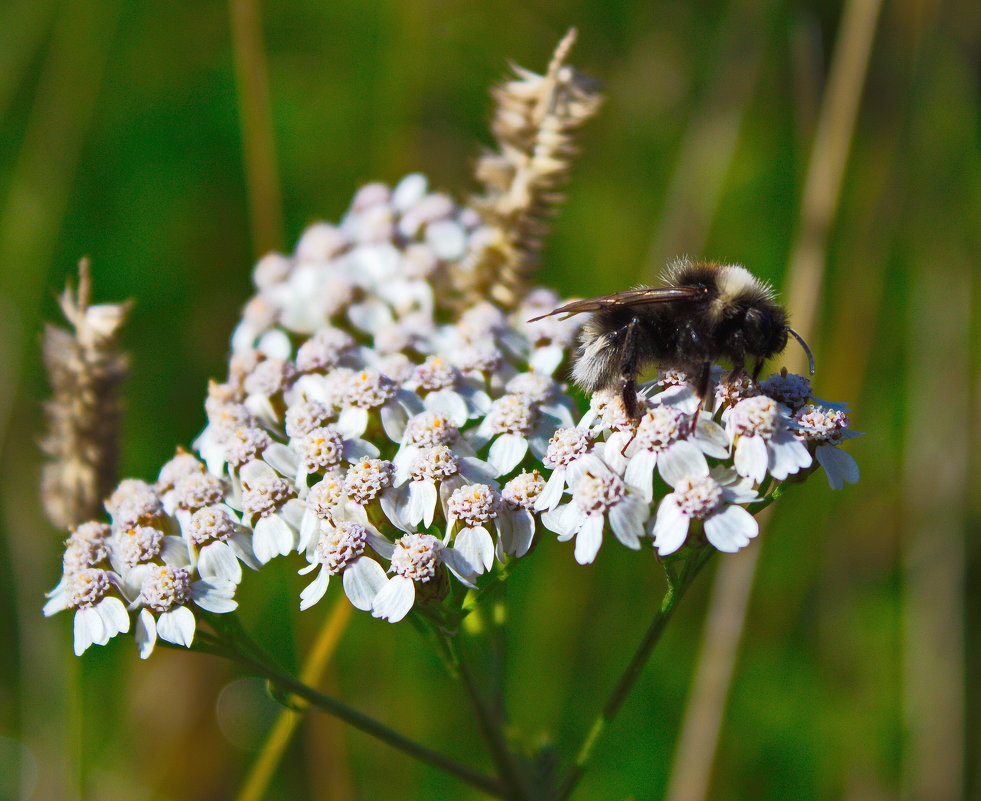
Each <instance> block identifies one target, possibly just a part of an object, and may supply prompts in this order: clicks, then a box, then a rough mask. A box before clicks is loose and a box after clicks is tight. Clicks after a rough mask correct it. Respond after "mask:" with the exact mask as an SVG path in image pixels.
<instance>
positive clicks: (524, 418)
mask: <svg viewBox="0 0 981 801" xmlns="http://www.w3.org/2000/svg"><path fill="white" fill-rule="evenodd" d="M537 418H538V409H536V408H535V407H534V406H533V405H532V402H531V401H530V400H529V399H528V398H526V397H523V396H521V395H502V396H501V397H500V398H498V399H497V400H495V401H494V402H493V403H492V404H491V408H490V411H489V412H488V413H487V418H486V419H487V423H488V425H489V427H490V431H491V433H492V434H527V433H528V432H529V431H531V429H532V428H533V427H534V425H535V421H536V420H537Z"/></svg>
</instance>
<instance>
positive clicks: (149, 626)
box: [134, 609, 157, 659]
mask: <svg viewBox="0 0 981 801" xmlns="http://www.w3.org/2000/svg"><path fill="white" fill-rule="evenodd" d="M134 636H135V638H136V646H137V647H138V648H139V650H140V659H148V658H149V656H150V654H152V653H153V646H154V645H156V643H157V621H156V620H154V618H153V615H151V614H150V611H149V610H148V609H141V610H140V614H139V615H138V616H137V618H136V630H135V632H134Z"/></svg>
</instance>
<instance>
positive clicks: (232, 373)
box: [228, 348, 266, 390]
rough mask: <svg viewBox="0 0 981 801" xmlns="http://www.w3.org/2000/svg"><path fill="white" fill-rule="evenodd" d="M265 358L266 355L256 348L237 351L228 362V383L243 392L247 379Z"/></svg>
mask: <svg viewBox="0 0 981 801" xmlns="http://www.w3.org/2000/svg"><path fill="white" fill-rule="evenodd" d="M265 358H266V355H265V354H264V353H262V351H258V350H256V349H255V348H250V349H249V350H239V351H236V352H235V353H233V354H232V356H231V358H230V359H229V360H228V382H229V383H230V384H231V385H232V386H234V387H237V388H238V389H239V390H241V389H242V388H243V385H244V384H245V379H246V378H248V377H249V375H251V374H252V371H253V370H255V368H256V367H258V366H259V364H260V363H261V362H262V361H263V360H264V359H265Z"/></svg>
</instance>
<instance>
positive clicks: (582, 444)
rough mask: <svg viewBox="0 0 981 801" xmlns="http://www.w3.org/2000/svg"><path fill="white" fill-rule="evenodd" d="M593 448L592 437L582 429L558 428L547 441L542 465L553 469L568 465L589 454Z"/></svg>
mask: <svg viewBox="0 0 981 801" xmlns="http://www.w3.org/2000/svg"><path fill="white" fill-rule="evenodd" d="M592 446H593V435H592V434H591V433H590V432H589V431H588V430H586V429H583V428H560V429H558V430H557V431H556V432H555V433H554V434H552V438H551V439H550V440H549V441H548V448H547V449H546V451H545V456H543V457H542V464H543V465H545V467H548V468H551V469H554V468H556V467H561V466H564V465H569V464H572V463H573V462H575V461H576V460H577V459H579V458H580V457H581V456H584V455H585V454H587V453H589V449H590V448H592Z"/></svg>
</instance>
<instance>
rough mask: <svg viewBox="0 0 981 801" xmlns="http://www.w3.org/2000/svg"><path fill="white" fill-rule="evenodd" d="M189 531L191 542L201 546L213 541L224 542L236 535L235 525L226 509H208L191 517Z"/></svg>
mask: <svg viewBox="0 0 981 801" xmlns="http://www.w3.org/2000/svg"><path fill="white" fill-rule="evenodd" d="M187 531H188V536H189V537H190V540H191V542H192V543H194V544H195V545H198V546H200V545H205V544H207V543H208V542H211V541H212V540H218V541H219V542H224V541H225V540H227V539H228V538H229V537H231V536H232V534H234V533H235V523H234V522H233V521H232V519H231V518H230V517H229V516H228V512H226V511H225V510H224V509H221V508H215V507H208V508H205V509H198V510H197V511H196V512H195V513H194V514H193V515H191V520H190V522H189V523H188V527H187Z"/></svg>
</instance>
